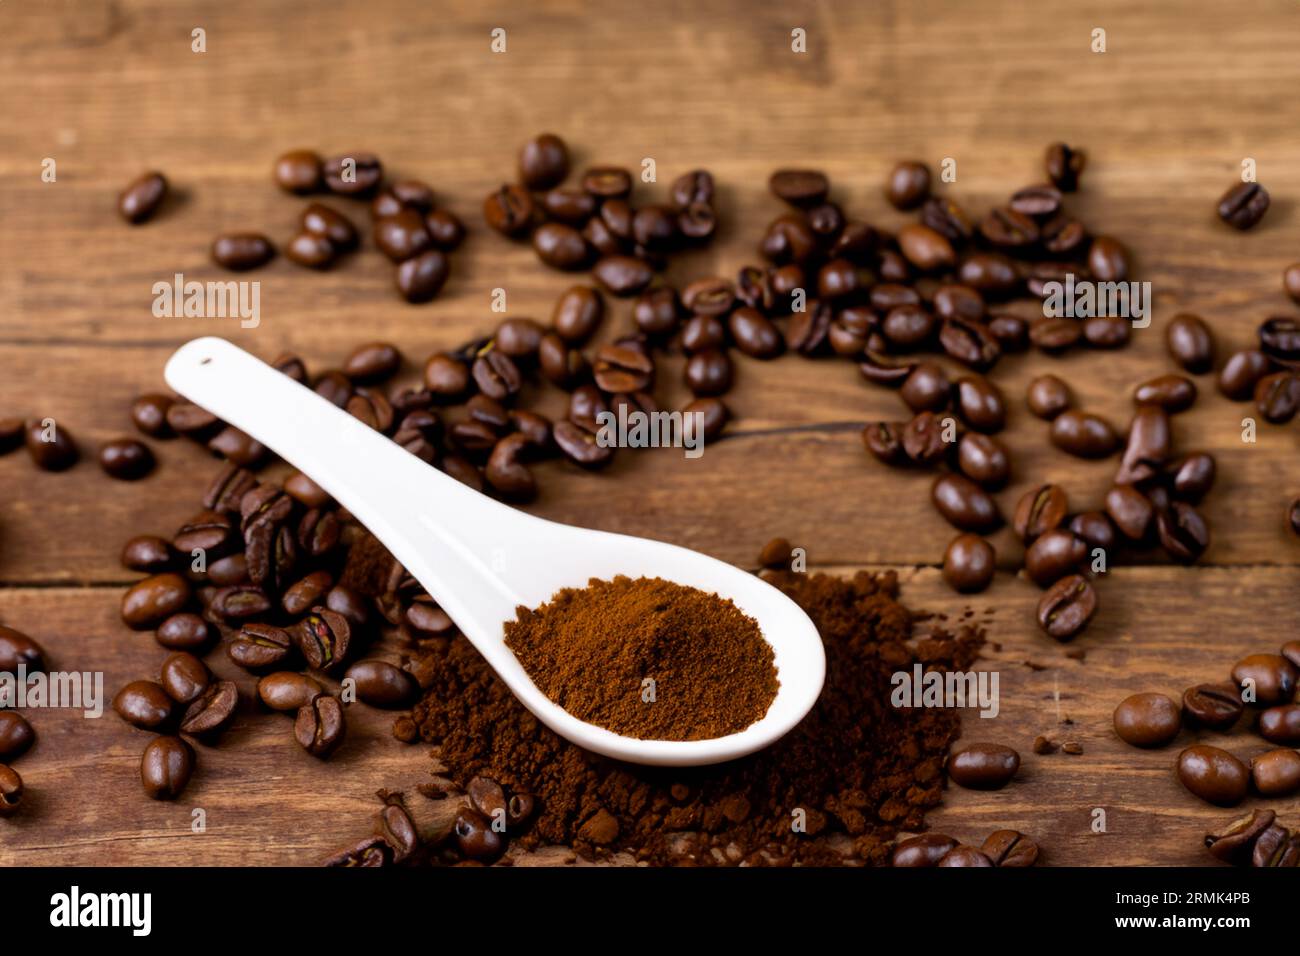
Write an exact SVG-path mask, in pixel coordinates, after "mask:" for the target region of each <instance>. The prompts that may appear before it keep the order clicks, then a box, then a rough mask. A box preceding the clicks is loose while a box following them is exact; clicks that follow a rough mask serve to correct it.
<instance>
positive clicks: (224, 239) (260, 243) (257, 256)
mask: <svg viewBox="0 0 1300 956" xmlns="http://www.w3.org/2000/svg"><path fill="white" fill-rule="evenodd" d="M274 255H275V246H273V245H272V244H271V240H270V239H268V238H266V236H264V235H262V234H261V233H257V232H228V233H223V234H222V235H220V236H217V238H216V239H214V240H213V241H212V261H213V262H215V263H216V264H217V265H219V266H221V267H222V268H223V269H230V270H231V271H232V272H246V271H248V270H249V269H256V268H258V267H259V266H264V265H266V264H267V263H268V262H270V261H271V259H272V257H274Z"/></svg>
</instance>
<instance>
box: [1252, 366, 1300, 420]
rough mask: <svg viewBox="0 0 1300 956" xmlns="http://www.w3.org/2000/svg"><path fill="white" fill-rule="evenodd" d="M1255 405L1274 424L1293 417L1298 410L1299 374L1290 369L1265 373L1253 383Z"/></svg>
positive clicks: (1299, 397) (1299, 395)
mask: <svg viewBox="0 0 1300 956" xmlns="http://www.w3.org/2000/svg"><path fill="white" fill-rule="evenodd" d="M1255 407H1256V408H1257V409H1259V413H1260V415H1261V416H1263V418H1264V420H1265V421H1267V422H1271V423H1272V424H1274V425H1282V424H1285V423H1287V422H1289V421H1290V420H1291V419H1293V418H1295V416H1296V412H1297V411H1300V375H1297V374H1296V373H1295V372H1292V371H1290V370H1285V371H1281V372H1274V373H1272V374H1271V375H1265V376H1264V377H1263V378H1261V379H1260V380H1259V381H1258V382H1256V383H1255Z"/></svg>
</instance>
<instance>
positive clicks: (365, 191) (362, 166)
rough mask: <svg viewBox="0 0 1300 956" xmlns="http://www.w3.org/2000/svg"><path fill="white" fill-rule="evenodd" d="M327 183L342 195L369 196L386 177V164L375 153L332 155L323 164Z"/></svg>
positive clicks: (333, 191) (334, 191) (330, 188)
mask: <svg viewBox="0 0 1300 956" xmlns="http://www.w3.org/2000/svg"><path fill="white" fill-rule="evenodd" d="M322 171H323V175H324V177H325V185H326V187H328V189H329V191H330V192H332V193H337V194H338V195H340V196H355V197H365V196H369V195H370V194H371V193H373V192H374V191H375V189H376V188H377V187H378V186H379V183H380V182H381V181H382V180H383V178H384V166H383V163H381V162H380V161H379V157H378V156H376V155H374V154H373V153H366V152H353V153H349V154H347V155H344V156H332V157H330V158H329V159H327V160H325V162H324V164H323V170H322Z"/></svg>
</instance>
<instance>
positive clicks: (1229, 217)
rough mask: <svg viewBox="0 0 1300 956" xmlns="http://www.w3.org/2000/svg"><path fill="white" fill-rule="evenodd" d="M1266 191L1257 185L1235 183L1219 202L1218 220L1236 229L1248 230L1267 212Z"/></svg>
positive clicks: (1267, 198)
mask: <svg viewBox="0 0 1300 956" xmlns="http://www.w3.org/2000/svg"><path fill="white" fill-rule="evenodd" d="M1268 203H1269V197H1268V190H1267V189H1265V188H1264V187H1263V186H1261V185H1260V184H1259V183H1235V184H1233V186H1232V188H1230V189H1229V190H1228V191H1227V192H1226V193H1224V194H1223V197H1222V198H1221V199H1220V200H1219V206H1218V212H1219V218H1220V219H1222V220H1223V221H1224V222H1226V223H1227V224H1228V225H1230V226H1235V227H1236V228H1238V229H1250V228H1252V227H1253V226H1255V225H1256V224H1257V223H1258V222H1259V221H1260V220H1261V219H1263V218H1264V213H1266V212H1268Z"/></svg>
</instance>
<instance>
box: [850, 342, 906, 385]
mask: <svg viewBox="0 0 1300 956" xmlns="http://www.w3.org/2000/svg"><path fill="white" fill-rule="evenodd" d="M915 370H916V364H915V363H913V362H906V361H900V360H896V359H893V358H890V357H889V356H887V355H884V354H882V353H880V352H876V351H872V350H871V349H868V350H867V351H866V352H865V353H864V357H863V361H861V362H859V363H858V371H859V372H861V373H862V377H863V378H865V379H866V380H867V381H868V382H871V383H873V384H875V385H886V386H890V387H893V386H897V385H902V384H903V383H904V382H905V381H907V379H908V377H909V376H910V375H911V374H912V372H914V371H915Z"/></svg>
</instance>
